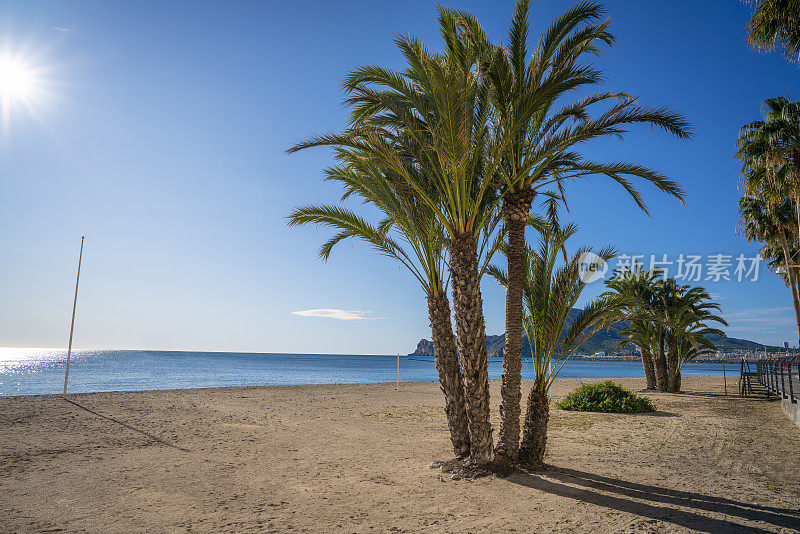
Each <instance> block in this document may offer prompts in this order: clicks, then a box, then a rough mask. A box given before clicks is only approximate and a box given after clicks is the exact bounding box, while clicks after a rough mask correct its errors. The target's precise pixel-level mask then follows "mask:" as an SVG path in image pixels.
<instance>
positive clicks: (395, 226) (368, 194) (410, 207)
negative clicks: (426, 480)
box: [289, 148, 469, 457]
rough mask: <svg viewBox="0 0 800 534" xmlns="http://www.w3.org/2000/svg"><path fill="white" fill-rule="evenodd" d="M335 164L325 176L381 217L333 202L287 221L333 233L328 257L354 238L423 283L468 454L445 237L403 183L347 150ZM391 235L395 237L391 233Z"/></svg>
mask: <svg viewBox="0 0 800 534" xmlns="http://www.w3.org/2000/svg"><path fill="white" fill-rule="evenodd" d="M337 158H338V159H339V160H340V161H341V162H342V163H341V164H340V165H338V166H336V167H333V168H330V169H327V170H326V176H327V179H329V180H335V181H338V182H340V183H342V184H343V185H344V187H345V197H347V196H350V195H357V196H359V197H361V198H362V199H363V200H364V201H365V202H368V203H370V204H372V205H373V206H375V207H376V208H378V209H379V210H380V211H381V212H382V213H383V215H384V218H383V219H382V220H381V221H380V222H379V224H378V225H377V226H375V225H372V224H370V223H369V222H368V221H367V220H365V219H364V218H363V217H361V216H359V215H358V214H356V213H354V212H352V211H350V210H347V209H345V208H342V207H338V206H306V207H301V208H298V209H296V210H295V211H294V212H293V213H292V214H291V215H290V216H289V224H290V225H302V224H308V223H315V224H319V225H323V226H326V227H330V228H333V229H334V230H336V231H337V232H338V233H337V234H336V235H335V236H334V237H332V238H331V239H330V240H328V241H327V242H326V243H325V244H323V245H322V247H321V248H320V256H321V257H322V258H323V259H324V260H327V259H328V258H329V256H330V254H331V252H332V250H333V247H334V246H335V245H336V244H337V243H339V242H340V241H342V240H345V239H348V238H355V239H359V240H361V241H363V242H365V243H367V244H368V245H370V246H371V247H372V248H374V249H375V250H376V251H377V252H378V253H380V254H382V255H384V256H387V257H389V258H392V259H394V260H395V261H398V262H399V263H400V264H402V265H403V266H404V267H405V268H406V269H408V271H409V272H411V274H412V275H413V276H414V278H416V280H417V281H418V282H419V283H420V285H421V286H422V289H423V291H424V292H425V296H426V299H427V302H428V317H429V319H430V324H431V337H432V340H433V346H434V355H435V362H436V369H437V371H438V374H439V383H440V385H441V388H442V391H443V393H444V397H445V413H446V415H447V422H448V426H449V429H450V439H451V442H452V445H453V450H454V451H455V453H456V455H457V456H459V457H465V456H468V455H469V429H468V423H467V414H466V409H465V405H464V389H463V384H462V379H461V370H460V368H459V364H458V356H457V351H456V343H455V337H454V336H453V328H452V325H451V323H450V303H449V300H448V298H447V285H448V281H447V276H446V271H445V267H446V266H445V253H444V249H445V246H446V241H445V239H444V236H443V234H442V229H441V227H440V225H439V224H438V223H437V222H436V219H435V218H434V217H433V215H432V213H431V211H430V209H428V207H427V206H426V205H425V204H423V203H420V202H419V200H418V199H417V198H416V197H415V195H414V194H413V191H411V190H409V189H408V188H407V187H403V185H404V184H403V182H402V181H401V180H400V179H399V178H398V177H397V176H394V175H392V174H391V172H390V171H386V170H384V169H381V168H380V167H379V166H378V165H375V164H374V163H373V162H370V161H369V159H368V158H366V157H365V154H364V153H362V152H360V151H358V150H352V149H345V148H342V149H340V150H338V151H337ZM392 234H394V236H393V235H392Z"/></svg>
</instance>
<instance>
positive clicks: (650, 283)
mask: <svg viewBox="0 0 800 534" xmlns="http://www.w3.org/2000/svg"><path fill="white" fill-rule="evenodd" d="M606 286H608V288H609V291H608V292H606V293H605V294H604V296H605V297H606V298H608V299H609V300H610V301H611V302H612V303H613V307H612V308H613V313H615V314H616V317H617V318H618V319H620V320H626V321H629V322H628V323H627V325H626V326H625V328H623V329H622V334H623V335H624V336H625V341H623V343H632V344H634V345H636V346H637V347H638V348H639V352H640V353H641V355H642V365H643V366H644V374H645V378H646V380H647V389H650V390H658V391H670V392H678V391H680V389H681V369H682V368H683V365H684V364H685V363H686V362H689V361H691V360H693V359H695V358H697V357H698V356H702V355H704V354H711V353H715V352H716V351H717V347H716V345H714V343H713V342H712V341H711V340H710V339H709V338H708V337H707V336H709V335H711V334H715V335H718V336H724V332H722V331H721V330H719V329H718V328H715V327H712V326H711V325H710V323H719V324H721V325H725V326H727V324H728V323H727V322H726V321H725V320H724V319H723V318H722V317H720V316H719V315H716V314H715V312H718V311H719V309H720V306H719V304H717V303H715V302H712V301H711V297H710V295H709V294H708V292H706V290H705V289H703V288H702V287H689V286H685V285H681V284H678V283H677V281H676V280H675V279H674V278H663V277H662V273H661V271H660V270H659V269H651V270H647V271H646V270H644V269H643V268H642V266H641V265H638V264H637V265H636V266H635V267H634V268H633V269H623V270H620V271H618V272H617V273H616V276H614V277H613V278H611V279H610V280H608V281H607V282H606Z"/></svg>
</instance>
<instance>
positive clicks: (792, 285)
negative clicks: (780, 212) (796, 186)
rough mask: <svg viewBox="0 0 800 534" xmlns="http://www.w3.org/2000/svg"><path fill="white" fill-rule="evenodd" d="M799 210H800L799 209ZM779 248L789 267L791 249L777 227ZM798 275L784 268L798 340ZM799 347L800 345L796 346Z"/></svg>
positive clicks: (782, 230) (784, 233) (798, 271)
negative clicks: (787, 279)
mask: <svg viewBox="0 0 800 534" xmlns="http://www.w3.org/2000/svg"><path fill="white" fill-rule="evenodd" d="M799 209H800V208H799ZM778 235H779V236H780V242H781V248H782V249H783V258H784V261H785V262H786V265H787V266H788V265H791V262H792V259H791V256H792V255H791V252H790V251H791V248H790V247H789V241H788V239H787V238H786V232H785V231H784V229H783V228H782V227H780V226H779V234H778ZM799 274H800V270H795V269H794V268H792V267H786V276H787V277H788V278H789V283H788V284H787V285H788V286H789V292H790V293H791V294H792V305H793V306H794V318H795V322H796V323H797V333H798V337H799V338H800V291H798V287H800V280H798V278H799V277H800V276H798V275H799ZM798 347H800V345H798Z"/></svg>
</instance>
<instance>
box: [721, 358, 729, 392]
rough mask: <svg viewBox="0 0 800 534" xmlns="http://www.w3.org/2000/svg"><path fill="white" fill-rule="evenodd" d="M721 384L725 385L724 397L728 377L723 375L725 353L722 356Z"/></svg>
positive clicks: (726, 390)
mask: <svg viewBox="0 0 800 534" xmlns="http://www.w3.org/2000/svg"><path fill="white" fill-rule="evenodd" d="M722 383H723V384H725V395H727V394H728V376H727V375H726V374H725V353H723V354H722Z"/></svg>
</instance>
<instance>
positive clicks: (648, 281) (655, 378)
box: [604, 263, 667, 389]
mask: <svg viewBox="0 0 800 534" xmlns="http://www.w3.org/2000/svg"><path fill="white" fill-rule="evenodd" d="M661 275H662V272H661V271H660V270H659V269H652V270H649V271H645V270H644V269H643V267H642V265H641V264H639V263H637V264H636V265H635V266H634V268H633V269H620V270H618V271H617V272H616V273H615V275H614V276H613V277H612V278H610V279H609V280H607V281H606V287H608V289H609V290H610V291H608V292H606V293H604V298H607V299H614V300H615V301H616V302H617V303H618V306H617V309H618V310H619V315H618V317H617V320H618V321H629V322H630V324H629V325H628V326H626V327H625V328H623V329H622V332H621V333H622V335H624V336H626V339H625V340H624V341H623V342H621V343H620V345H625V344H628V343H632V344H634V345H636V346H637V347H639V352H640V353H641V355H642V366H643V367H644V376H645V379H646V381H647V389H662V388H663V389H666V387H667V365H666V358H663V354H662V352H663V351H662V350H660V346H659V341H660V336H661V331H660V329H659V328H657V327H656V326H655V325H654V324H653V316H652V312H653V299H654V296H655V289H656V283H657V280H658V278H659V277H660V276H661ZM659 385H661V387H659Z"/></svg>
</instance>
